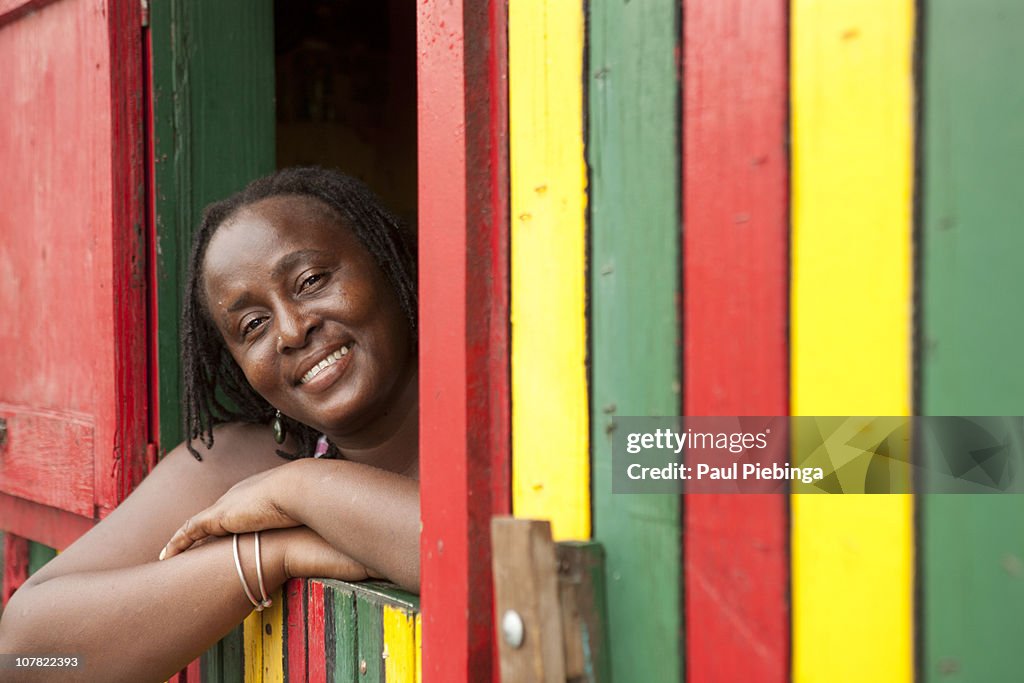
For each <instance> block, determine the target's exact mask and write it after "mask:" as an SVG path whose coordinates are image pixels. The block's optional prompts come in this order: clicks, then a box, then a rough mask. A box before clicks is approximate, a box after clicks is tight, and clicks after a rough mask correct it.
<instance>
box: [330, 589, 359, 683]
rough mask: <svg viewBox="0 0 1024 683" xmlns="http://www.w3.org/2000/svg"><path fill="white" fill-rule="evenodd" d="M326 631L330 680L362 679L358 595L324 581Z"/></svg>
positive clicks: (339, 682)
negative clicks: (358, 632)
mask: <svg viewBox="0 0 1024 683" xmlns="http://www.w3.org/2000/svg"><path fill="white" fill-rule="evenodd" d="M325 584H326V585H325V588H324V611H325V618H326V621H325V625H324V631H325V633H326V636H327V643H326V646H325V647H326V649H327V661H328V672H327V675H328V680H330V681H334V683H348V681H355V680H358V679H359V641H358V636H357V630H356V628H357V625H358V624H357V621H356V598H355V593H354V591H353V590H352V589H351V588H346V587H345V586H343V585H342V584H338V583H336V582H325Z"/></svg>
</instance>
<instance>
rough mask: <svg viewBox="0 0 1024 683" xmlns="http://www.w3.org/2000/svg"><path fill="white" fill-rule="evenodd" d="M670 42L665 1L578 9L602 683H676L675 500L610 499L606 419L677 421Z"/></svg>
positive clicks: (671, 26)
mask: <svg viewBox="0 0 1024 683" xmlns="http://www.w3.org/2000/svg"><path fill="white" fill-rule="evenodd" d="M567 5H570V6H571V5H573V3H567ZM679 31H680V26H679V5H678V3H677V2H663V1H662V2H645V3H619V2H594V3H591V5H590V16H589V45H590V50H589V56H588V71H587V91H588V95H589V101H588V102H589V118H588V124H587V125H588V139H587V160H588V163H589V165H590V178H591V183H592V185H591V215H590V221H591V238H590V247H591V252H590V254H591V256H590V273H591V276H590V283H589V284H590V315H591V319H590V334H591V339H592V342H591V343H592V356H591V357H592V361H591V362H592V378H591V381H592V391H593V398H592V405H593V414H592V416H591V429H592V430H593V431H592V436H591V438H592V444H593V450H594V453H593V462H594V470H593V482H592V487H591V488H592V492H593V508H594V537H595V538H596V539H597V540H599V541H600V542H601V543H602V544H603V545H604V547H605V549H606V551H607V581H608V618H609V623H610V624H612V625H615V624H622V625H623V627H621V628H619V627H615V626H613V627H612V628H613V629H614V631H613V634H612V635H611V638H610V646H611V666H612V680H616V681H630V680H636V681H678V680H682V676H683V642H682V628H683V614H682V595H681V591H682V581H683V575H682V567H681V547H680V546H681V544H682V527H681V519H680V511H681V507H682V501H681V499H680V497H679V496H657V495H633V496H630V495H615V496H613V495H611V489H612V484H611V476H612V470H611V433H610V429H611V420H612V418H613V417H614V416H615V415H677V414H679V412H680V409H681V402H680V382H681V379H682V378H681V377H680V368H679V360H680V355H681V354H680V319H679V314H678V313H679V312H678V301H679V296H680V293H679V284H680V283H679V281H678V274H679V268H680V264H679V234H680V231H679V218H680V217H679V181H678V178H679V162H678V153H679V152H678V150H679V146H680V144H679V143H680V141H679V137H678V132H677V131H678V130H679V120H680V116H679V106H678V92H679V83H678V73H677V59H678V57H677V55H678V49H679V46H678V42H679ZM556 35H557V34H556ZM557 39H558V40H560V39H561V38H560V37H559V38H557ZM531 189H532V188H531ZM543 248H544V249H546V247H543ZM545 353H546V352H545ZM553 414H554V416H558V417H560V415H561V414H562V411H561V409H560V408H559V409H558V410H555V411H553ZM557 457H558V458H561V457H562V455H561V454H558V456H557ZM640 577H642V578H640Z"/></svg>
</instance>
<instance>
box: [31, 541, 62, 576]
mask: <svg viewBox="0 0 1024 683" xmlns="http://www.w3.org/2000/svg"><path fill="white" fill-rule="evenodd" d="M55 557H57V551H56V550H54V549H53V548H50V547H48V546H45V545H43V544H42V543H36V542H35V541H29V543H28V575H29V576H32V575H33V574H35V573H36V572H37V571H39V570H40V569H42V568H43V565H44V564H46V563H47V562H49V561H50V560H52V559H53V558H55Z"/></svg>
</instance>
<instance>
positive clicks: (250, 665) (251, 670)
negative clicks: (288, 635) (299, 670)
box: [242, 590, 284, 683]
mask: <svg viewBox="0 0 1024 683" xmlns="http://www.w3.org/2000/svg"><path fill="white" fill-rule="evenodd" d="M270 599H271V601H272V604H271V606H270V607H268V608H266V609H265V610H263V611H262V612H256V611H253V612H252V613H251V614H250V615H249V616H247V617H246V618H245V621H244V622H243V623H242V626H243V639H244V644H243V647H244V652H245V679H244V680H245V681H246V683H264V682H266V681H272V682H274V683H283V681H284V593H283V591H281V590H278V591H277V592H276V593H274V594H272V595H271V597H270Z"/></svg>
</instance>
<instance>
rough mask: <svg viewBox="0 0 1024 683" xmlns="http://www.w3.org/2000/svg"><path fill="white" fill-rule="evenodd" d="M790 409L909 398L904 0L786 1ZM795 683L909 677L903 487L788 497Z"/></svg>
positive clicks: (908, 561)
mask: <svg viewBox="0 0 1024 683" xmlns="http://www.w3.org/2000/svg"><path fill="white" fill-rule="evenodd" d="M791 11H792V13H791V31H792V33H791V94H792V100H791V113H792V140H793V149H792V160H793V177H792V223H793V228H792V230H793V232H792V245H791V248H792V285H791V297H792V298H791V307H792V309H791V348H792V358H791V363H792V364H791V409H792V413H793V414H794V415H906V414H908V413H909V411H910V401H911V392H910V379H911V369H910V367H909V359H910V349H911V298H910V296H911V251H910V250H911V190H912V148H913V135H912V134H913V131H912V121H913V109H912V104H913V93H912V85H913V74H912V53H913V37H914V6H913V2H911V1H910V0H896V1H892V0H863V1H862V2H857V3H832V2H823V1H821V0H793V2H792V4H791ZM791 505H792V541H791V543H792V599H793V607H792V609H793V658H794V661H793V677H794V680H795V681H798V682H803V681H830V682H832V681H837V682H841V681H863V680H886V681H909V680H910V679H911V677H912V674H913V641H912V637H913V616H912V615H913V599H912V598H913V579H912V571H913V547H912V540H913V539H912V508H913V506H912V501H911V498H910V496H899V495H892V496H821V495H819V496H815V495H803V496H800V495H798V496H793V497H792V499H791Z"/></svg>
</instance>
